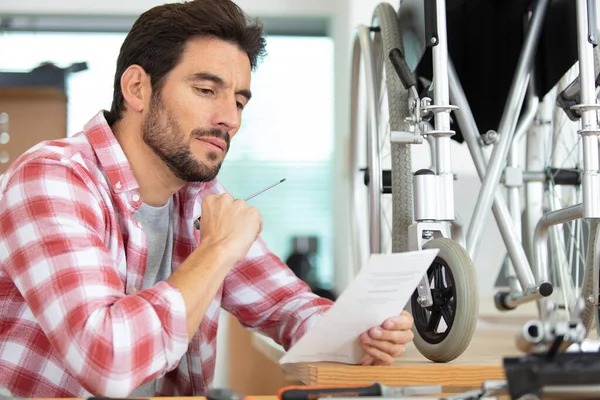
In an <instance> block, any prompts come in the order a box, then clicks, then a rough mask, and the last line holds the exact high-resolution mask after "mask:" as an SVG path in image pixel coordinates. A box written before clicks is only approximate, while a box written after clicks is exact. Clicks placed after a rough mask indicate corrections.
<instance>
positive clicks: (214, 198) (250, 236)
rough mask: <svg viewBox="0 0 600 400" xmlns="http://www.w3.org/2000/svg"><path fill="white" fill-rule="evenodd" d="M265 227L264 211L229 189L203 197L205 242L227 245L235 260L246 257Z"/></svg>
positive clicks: (203, 235)
mask: <svg viewBox="0 0 600 400" xmlns="http://www.w3.org/2000/svg"><path fill="white" fill-rule="evenodd" d="M261 231H262V216H261V215H260V212H259V211H258V209H257V208H256V207H250V206H248V204H246V202H245V201H244V200H242V199H236V200H234V199H233V197H231V195H230V194H228V193H225V194H222V195H208V196H206V197H205V198H204V199H203V201H202V217H201V222H200V235H201V236H202V242H201V243H202V244H203V245H204V246H210V247H218V248H221V249H223V251H224V252H225V253H226V254H227V255H228V256H231V257H232V260H233V262H234V263H235V262H237V261H239V260H241V259H242V258H244V256H245V255H246V253H248V250H250V246H252V243H254V241H255V240H256V238H257V237H258V235H259V234H260V232H261Z"/></svg>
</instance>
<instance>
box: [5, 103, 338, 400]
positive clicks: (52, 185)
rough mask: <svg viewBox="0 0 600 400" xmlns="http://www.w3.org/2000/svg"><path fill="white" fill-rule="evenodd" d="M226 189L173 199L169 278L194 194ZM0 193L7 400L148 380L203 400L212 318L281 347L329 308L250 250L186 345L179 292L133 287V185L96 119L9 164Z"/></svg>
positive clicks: (109, 392) (189, 227)
mask: <svg viewBox="0 0 600 400" xmlns="http://www.w3.org/2000/svg"><path fill="white" fill-rule="evenodd" d="M224 191H225V189H224V188H223V187H222V185H221V184H220V183H219V182H218V181H217V180H214V181H212V182H209V183H204V184H201V183H189V184H186V185H185V186H184V187H183V188H182V189H181V190H180V191H179V192H177V193H176V194H175V195H174V198H173V199H174V238H173V240H174V244H173V247H174V248H173V260H172V268H173V269H176V268H177V267H178V265H180V264H181V263H182V262H183V261H184V260H185V259H186V258H187V257H188V256H189V255H190V253H191V252H192V251H193V250H194V249H195V248H196V247H197V244H198V242H199V241H200V237H199V233H198V231H197V230H196V229H194V226H193V221H194V220H195V219H196V218H197V217H198V216H199V215H200V211H201V208H200V205H201V202H202V198H203V196H205V195H207V194H211V193H223V192H224ZM0 196H1V199H0V265H1V266H2V269H1V271H0V386H3V387H5V388H7V389H9V390H10V391H11V392H12V394H13V395H14V396H20V397H90V396H92V395H95V396H109V397H124V396H127V395H128V394H129V393H131V392H132V391H133V390H134V389H136V388H137V387H138V386H140V385H142V384H143V383H145V382H148V381H150V380H153V379H159V384H158V393H157V395H169V396H177V395H182V396H191V395H203V394H204V393H205V391H206V389H207V387H209V385H210V384H211V381H212V379H213V376H214V367H215V357H216V335H217V326H218V319H219V311H220V309H221V307H222V308H223V309H225V310H227V311H228V312H230V313H231V314H232V315H234V316H235V317H237V318H238V319H239V320H240V322H241V323H242V324H243V325H244V326H247V327H250V328H253V329H256V330H258V331H259V332H262V333H264V334H266V335H268V336H270V337H271V338H273V339H274V340H275V341H277V342H278V343H280V344H281V345H282V346H284V347H285V348H288V347H289V346H290V345H291V344H293V343H294V342H296V341H297V340H298V339H299V338H300V336H301V335H302V334H304V333H305V332H306V330H307V329H308V327H309V326H311V325H312V323H313V322H314V321H315V319H316V318H317V316H318V315H319V314H321V313H322V312H323V311H325V310H326V309H328V308H329V306H330V305H331V302H330V301H329V300H325V299H322V298H319V297H317V296H315V295H314V294H312V293H311V292H310V290H309V288H308V287H307V285H305V284H304V283H303V282H302V281H300V280H298V279H297V278H296V277H295V276H294V274H293V273H292V272H291V271H290V270H289V269H288V268H287V266H285V264H283V263H282V262H281V260H280V259H279V258H277V257H276V256H275V255H273V254H272V253H270V252H269V251H268V249H267V247H266V246H265V244H264V243H263V241H262V240H261V239H258V240H257V241H256V243H254V245H253V246H252V248H251V249H250V251H249V253H248V254H247V256H246V258H245V259H244V260H243V261H241V262H240V263H238V264H237V265H235V266H234V267H233V268H232V270H231V271H230V273H229V274H228V275H227V277H226V278H225V281H224V282H223V284H222V285H221V287H220V289H219V291H218V293H217V295H216V296H215V298H214V299H213V301H212V303H211V305H210V307H209V308H208V311H207V312H206V315H205V316H204V319H203V321H202V323H201V325H200V327H199V329H198V331H197V332H196V334H195V335H194V337H193V338H192V339H191V340H188V335H187V329H186V312H185V305H184V302H183V298H182V296H181V294H180V292H179V290H177V289H176V288H175V287H173V286H171V285H169V284H167V283H166V282H160V283H158V284H157V285H155V286H154V287H152V288H149V289H145V290H142V284H143V282H144V272H145V268H146V258H147V247H146V246H147V244H146V238H145V236H144V234H143V232H142V229H141V228H140V226H139V225H138V223H137V221H136V220H135V219H134V213H135V212H136V211H137V209H138V208H139V207H140V204H141V200H140V196H139V191H138V184H137V182H136V180H135V178H134V176H133V173H132V171H131V169H130V166H129V164H128V162H127V159H126V157H125V154H124V153H123V151H122V149H121V147H120V146H119V143H118V142H117V140H116V139H115V137H114V136H113V133H112V131H111V129H110V127H109V126H108V124H107V122H106V120H105V118H104V115H103V113H102V112H100V113H98V114H97V115H96V116H95V117H94V118H93V119H92V120H91V121H90V122H89V123H88V124H87V125H86V126H85V128H84V131H83V132H81V133H79V134H77V135H75V136H73V137H71V138H67V139H63V140H55V141H50V142H46V143H42V144H40V145H37V146H35V147H34V148H32V149H31V150H30V151H28V152H27V153H25V154H24V155H23V156H22V157H20V158H19V159H18V160H16V161H15V162H14V163H13V164H12V165H11V167H10V168H9V169H8V171H7V172H6V173H5V174H3V176H2V178H1V179H0ZM182 357H186V361H187V362H181V360H182Z"/></svg>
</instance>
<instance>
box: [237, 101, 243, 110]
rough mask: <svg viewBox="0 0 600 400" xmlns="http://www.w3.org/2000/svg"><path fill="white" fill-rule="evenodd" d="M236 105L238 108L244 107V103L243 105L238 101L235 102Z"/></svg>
mask: <svg viewBox="0 0 600 400" xmlns="http://www.w3.org/2000/svg"><path fill="white" fill-rule="evenodd" d="M237 107H238V108H239V109H240V110H243V109H244V105H243V104H242V103H240V102H239V101H238V102H237Z"/></svg>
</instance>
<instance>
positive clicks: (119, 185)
mask: <svg viewBox="0 0 600 400" xmlns="http://www.w3.org/2000/svg"><path fill="white" fill-rule="evenodd" d="M115 187H116V188H117V189H121V181H119V182H117V183H116V184H115Z"/></svg>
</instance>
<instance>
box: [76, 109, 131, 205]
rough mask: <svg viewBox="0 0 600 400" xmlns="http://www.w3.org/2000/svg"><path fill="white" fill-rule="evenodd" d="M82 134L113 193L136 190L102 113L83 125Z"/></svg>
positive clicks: (128, 169)
mask: <svg viewBox="0 0 600 400" xmlns="http://www.w3.org/2000/svg"><path fill="white" fill-rule="evenodd" d="M84 134H85V135H86V137H87V138H88V141H89V142H90V145H91V146H92V148H93V149H94V152H95V153H96V157H98V162H99V163H100V166H101V167H102V169H103V170H104V172H105V173H106V176H107V177H108V180H109V182H110V184H111V186H112V189H113V191H114V192H115V193H121V192H124V191H129V190H134V189H137V188H138V187H139V185H138V182H137V180H136V179H135V176H134V175H133V171H132V170H131V167H130V165H129V161H128V160H127V157H126V156H125V153H124V152H123V149H122V148H121V145H120V144H119V142H118V141H117V139H116V138H115V135H114V133H113V131H112V129H111V128H110V126H109V125H108V122H107V121H106V118H105V117H104V111H100V112H98V114H96V115H95V116H94V117H93V118H92V119H91V120H90V121H89V122H88V123H87V124H85V125H84Z"/></svg>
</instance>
